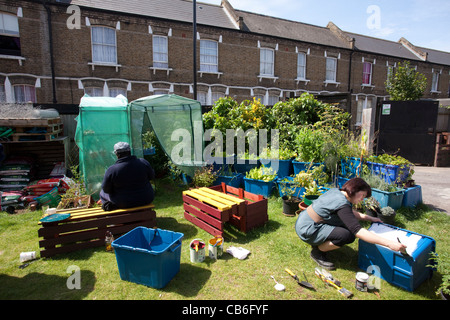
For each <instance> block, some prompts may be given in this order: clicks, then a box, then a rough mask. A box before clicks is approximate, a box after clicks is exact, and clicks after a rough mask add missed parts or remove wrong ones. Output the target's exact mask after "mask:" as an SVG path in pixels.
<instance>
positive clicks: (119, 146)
mask: <svg viewBox="0 0 450 320" xmlns="http://www.w3.org/2000/svg"><path fill="white" fill-rule="evenodd" d="M126 151H131V148H130V144H129V143H128V142H117V143H116V144H115V145H114V153H122V152H126Z"/></svg>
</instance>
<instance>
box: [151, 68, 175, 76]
mask: <svg viewBox="0 0 450 320" xmlns="http://www.w3.org/2000/svg"><path fill="white" fill-rule="evenodd" d="M149 69H150V70H153V74H155V72H156V70H161V71H166V72H167V75H169V73H170V71H172V70H173V69H172V68H158V67H149Z"/></svg>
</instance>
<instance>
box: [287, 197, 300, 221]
mask: <svg viewBox="0 0 450 320" xmlns="http://www.w3.org/2000/svg"><path fill="white" fill-rule="evenodd" d="M282 199H283V214H284V215H286V216H289V217H293V216H295V212H296V211H297V210H298V209H297V208H298V205H299V203H300V202H301V200H300V199H298V198H295V197H288V196H283V197H282Z"/></svg>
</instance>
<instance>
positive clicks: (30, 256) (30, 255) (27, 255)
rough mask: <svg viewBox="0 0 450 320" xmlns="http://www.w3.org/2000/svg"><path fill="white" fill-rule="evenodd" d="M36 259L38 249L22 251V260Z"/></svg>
mask: <svg viewBox="0 0 450 320" xmlns="http://www.w3.org/2000/svg"><path fill="white" fill-rule="evenodd" d="M34 259H36V251H29V252H22V253H20V262H25V261H30V260H34Z"/></svg>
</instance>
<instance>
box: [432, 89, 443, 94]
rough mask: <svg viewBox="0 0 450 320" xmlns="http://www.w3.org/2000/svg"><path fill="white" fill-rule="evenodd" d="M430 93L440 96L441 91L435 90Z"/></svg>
mask: <svg viewBox="0 0 450 320" xmlns="http://www.w3.org/2000/svg"><path fill="white" fill-rule="evenodd" d="M430 93H436V94H440V93H441V91H435V90H431V91H430Z"/></svg>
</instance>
